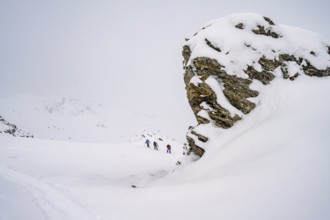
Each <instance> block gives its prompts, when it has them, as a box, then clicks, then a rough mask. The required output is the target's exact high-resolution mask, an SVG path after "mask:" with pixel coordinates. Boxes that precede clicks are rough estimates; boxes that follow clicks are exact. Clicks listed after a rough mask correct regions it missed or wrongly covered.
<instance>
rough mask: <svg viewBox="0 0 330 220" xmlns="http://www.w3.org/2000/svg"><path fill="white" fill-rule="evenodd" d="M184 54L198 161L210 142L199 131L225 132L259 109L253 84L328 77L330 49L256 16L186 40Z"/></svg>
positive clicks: (215, 25)
mask: <svg viewBox="0 0 330 220" xmlns="http://www.w3.org/2000/svg"><path fill="white" fill-rule="evenodd" d="M182 55H183V58H184V61H183V63H184V82H185V85H186V91H187V97H188V101H189V104H190V106H191V108H192V110H193V112H194V115H195V117H196V120H197V122H198V125H197V126H195V127H190V129H189V132H188V134H187V141H188V143H189V145H190V148H191V151H192V152H194V153H196V154H197V155H199V156H202V155H203V154H204V151H205V149H204V148H203V143H206V142H207V141H208V137H207V134H205V133H203V134H201V133H199V132H198V127H200V126H202V125H205V124H212V125H213V126H214V127H216V128H220V129H228V128H231V127H232V126H234V125H235V123H236V122H237V121H240V120H242V119H243V118H244V117H246V116H247V115H248V114H249V113H250V112H251V111H253V109H255V108H256V107H257V105H258V103H257V102H256V101H255V100H256V98H257V97H258V96H259V93H260V91H257V90H254V89H252V87H253V86H251V85H252V84H256V83H257V84H260V85H261V86H267V85H269V84H271V83H272V81H273V80H274V79H276V78H278V79H282V80H289V81H295V80H297V79H299V77H326V76H329V75H330V46H329V44H328V43H327V42H325V41H324V40H323V39H322V38H321V37H320V36H319V35H317V34H315V33H312V32H309V31H306V30H302V29H298V28H293V27H287V26H281V25H276V24H275V23H274V22H273V21H272V20H271V19H270V18H267V17H263V16H260V15H257V14H249V13H246V14H233V15H230V16H227V17H225V18H223V19H219V20H216V21H213V22H210V23H208V24H206V25H205V27H203V28H202V30H201V31H199V32H198V33H196V34H195V35H194V36H193V37H192V38H191V39H187V42H186V44H185V45H184V46H183V51H182Z"/></svg>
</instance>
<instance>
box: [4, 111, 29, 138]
mask: <svg viewBox="0 0 330 220" xmlns="http://www.w3.org/2000/svg"><path fill="white" fill-rule="evenodd" d="M0 134H1V135H10V136H14V137H26V138H33V135H32V134H30V133H29V132H26V131H23V130H22V129H20V128H18V127H17V126H16V125H14V124H12V123H9V122H8V121H6V120H5V119H4V118H3V117H2V116H1V115H0Z"/></svg>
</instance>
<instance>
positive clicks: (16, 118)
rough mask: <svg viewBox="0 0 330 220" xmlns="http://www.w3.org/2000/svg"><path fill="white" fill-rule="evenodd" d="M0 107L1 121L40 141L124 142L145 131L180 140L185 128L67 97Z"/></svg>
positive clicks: (4, 102)
mask: <svg viewBox="0 0 330 220" xmlns="http://www.w3.org/2000/svg"><path fill="white" fill-rule="evenodd" d="M0 106H4V107H3V108H1V114H2V115H3V117H4V118H5V119H7V120H8V121H9V122H11V123H14V124H16V125H17V126H19V127H20V128H22V129H23V130H25V131H28V132H30V133H32V134H33V135H34V136H35V137H36V138H42V139H52V140H67V141H83V142H127V141H128V140H130V139H131V138H133V137H134V136H135V135H140V134H142V133H143V131H144V130H147V131H154V132H158V133H159V132H161V133H162V134H163V135H167V136H171V137H173V138H176V139H178V140H180V141H183V137H184V134H185V130H186V128H187V126H188V125H184V124H182V125H176V122H175V121H172V120H171V119H163V118H159V117H158V116H157V114H154V115H145V114H142V113H139V112H134V111H131V110H130V109H122V108H120V106H110V105H104V104H96V103H92V102H85V101H82V100H78V99H75V98H67V97H51V98H39V97H36V96H29V95H20V96H13V97H7V98H3V99H1V100H0ZM174 125H175V126H174Z"/></svg>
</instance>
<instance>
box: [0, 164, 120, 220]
mask: <svg viewBox="0 0 330 220" xmlns="http://www.w3.org/2000/svg"><path fill="white" fill-rule="evenodd" d="M0 176H1V177H3V178H4V179H6V180H8V181H11V182H13V183H15V184H17V185H19V186H20V187H22V188H23V189H24V190H26V191H28V192H29V194H30V196H31V197H32V200H33V201H34V202H35V203H36V205H37V206H38V207H39V208H40V210H41V211H42V213H43V214H44V215H45V216H46V219H47V220H94V219H95V220H115V219H117V217H115V216H110V215H109V214H107V213H102V214H101V215H100V211H101V210H97V211H95V212H94V211H92V210H90V209H91V207H85V206H83V205H82V204H81V203H80V202H79V201H77V200H74V199H72V198H70V197H69V195H65V193H64V192H63V191H61V190H59V189H57V188H56V187H55V186H53V185H51V184H50V183H47V182H45V181H43V180H42V179H40V178H35V177H32V176H29V175H26V174H23V173H20V172H18V171H16V170H13V169H11V168H8V167H5V166H2V165H0Z"/></svg>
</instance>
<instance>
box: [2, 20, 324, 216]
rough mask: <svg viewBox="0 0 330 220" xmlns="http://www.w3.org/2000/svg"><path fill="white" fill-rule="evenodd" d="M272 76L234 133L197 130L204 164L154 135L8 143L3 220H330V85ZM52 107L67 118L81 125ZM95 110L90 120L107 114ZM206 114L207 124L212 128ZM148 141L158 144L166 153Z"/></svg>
mask: <svg viewBox="0 0 330 220" xmlns="http://www.w3.org/2000/svg"><path fill="white" fill-rule="evenodd" d="M262 19H264V18H262ZM239 27H240V26H239ZM238 31H239V30H238ZM269 33H271V32H269ZM299 33H300V32H299ZM231 37H233V38H234V37H235V36H231ZM205 43H207V42H205V41H204V44H203V45H204V46H205ZM206 45H207V44H206ZM213 47H214V45H213ZM209 49H210V48H209ZM211 49H212V48H211ZM212 50H214V49H212ZM215 51H216V50H215ZM315 52H316V51H315ZM308 56H309V55H308ZM256 65H257V64H256ZM205 67H206V66H204V68H203V70H206V68H205ZM295 67H297V66H295ZM256 68H257V67H256ZM289 69H290V68H289ZM294 69H295V68H294V67H292V70H294ZM295 70H297V69H295ZM281 71H282V70H281ZM290 73H291V72H290ZM272 74H275V77H274V78H273V79H272V80H271V82H270V83H268V84H267V86H265V85H264V84H263V83H262V82H258V80H255V81H253V82H251V83H250V84H249V88H251V89H253V90H255V91H258V92H260V93H258V96H257V97H254V98H249V99H248V100H249V101H251V102H252V101H253V103H255V105H256V106H257V107H256V108H253V109H252V110H251V111H250V112H249V113H248V115H245V114H244V113H243V114H244V117H243V119H242V120H237V121H235V125H234V126H231V127H230V128H229V129H224V128H219V127H218V126H216V125H214V124H213V123H208V124H202V123H201V125H202V126H198V127H196V128H195V131H196V132H198V133H199V134H203V135H206V134H207V138H208V141H206V142H202V141H201V140H199V139H198V138H196V139H195V143H196V144H198V145H203V147H204V148H205V150H206V151H205V153H204V154H203V157H201V158H200V159H199V160H197V161H195V159H196V158H192V157H183V155H182V144H181V143H176V142H175V141H173V140H172V139H169V138H167V139H166V138H164V137H163V136H158V135H157V134H156V135H155V134H153V133H152V132H147V133H144V134H143V135H144V136H136V137H135V138H134V139H132V141H131V142H130V143H120V144H100V143H77V142H59V141H49V140H40V139H22V138H9V137H2V136H0V219H1V220H8V219H35V220H39V219H51V220H52V219H64V220H66V219H72V220H73V219H74V220H75V219H89V220H90V219H117V220H136V219H143V220H149V219H150V220H154V219H159V220H168V219H191V220H202V219H210V220H218V219H230V220H247V219H254V220H278V219H281V220H282V219H283V220H292V219H299V220H310V219H318V220H328V219H329V218H330V211H329V207H330V188H329V184H330V172H329V171H330V160H329V159H330V158H329V155H330V148H329V143H330V138H329V135H328V133H329V130H330V118H329V117H328V115H329V111H330V102H329V101H328V98H327V97H328V94H330V78H318V77H310V76H307V75H303V74H301V75H299V77H294V78H293V80H290V77H292V76H289V78H287V79H283V78H281V77H283V76H285V74H283V71H282V72H278V71H275V72H272ZM277 74H278V75H277ZM289 75H291V74H289ZM294 75H295V74H294ZM294 75H293V76H294ZM201 78H203V76H202V77H201ZM266 78H267V77H266ZM262 79H263V78H262ZM200 80H201V79H200V78H198V77H195V78H194V79H193V80H192V81H191V82H192V84H193V85H195V84H196V85H198V83H200ZM263 80H264V79H263ZM205 81H206V82H207V83H209V84H210V85H211V86H214V87H212V88H216V86H215V84H214V83H213V82H214V80H206V79H205ZM292 81H293V82H292ZM265 82H266V81H265ZM220 86H221V84H220ZM217 92H221V90H219V88H217ZM217 94H220V95H221V93H217ZM221 97H223V96H221ZM213 98H214V97H213ZM60 100H61V99H60ZM221 101H222V103H223V102H225V101H226V100H221ZM56 103H58V102H56ZM59 103H62V102H61V101H60V102H59ZM225 105H227V106H231V105H232V104H230V102H226V104H225ZM47 106H49V105H47ZM51 106H52V105H51ZM56 106H58V105H56ZM60 106H62V105H60ZM80 106H86V105H80ZM201 107H203V108H205V109H204V110H209V109H207V106H206V105H202V106H201ZM231 107H233V108H231V110H233V113H235V112H237V111H238V110H235V109H234V106H231ZM83 108H84V107H83ZM50 109H52V110H51V112H52V113H51V115H59V116H58V117H55V116H54V118H56V119H58V120H63V117H64V118H70V117H71V118H75V117H72V115H71V116H70V117H68V116H63V115H65V114H62V113H61V112H62V108H61V107H58V108H57V107H56V108H54V107H52V108H50ZM53 109H58V110H59V111H60V112H56V111H53ZM65 109H67V107H66V108H65ZM91 109H93V111H90V112H88V113H86V114H87V115H89V116H86V118H88V117H92V116H91V115H93V114H94V113H95V112H98V111H95V110H94V109H95V108H94V107H93V108H91ZM39 110H40V109H39ZM44 111H45V114H46V115H47V117H49V111H47V110H44ZM93 112H94V113H93ZM206 113H207V114H205V112H204V113H203V112H202V113H200V115H199V116H200V117H202V118H204V119H208V120H210V118H211V117H210V118H208V117H207V116H208V115H209V114H208V113H209V112H206ZM211 113H212V112H211ZM42 114H43V113H42ZM42 114H40V115H42ZM96 114H99V113H96ZM229 114H231V112H229ZM243 114H242V115H243ZM10 115H14V114H11V113H8V117H10ZM82 115H85V113H84V114H82ZM118 115H120V114H118ZM118 115H116V116H118ZM84 117H85V116H84ZM212 117H214V115H213V116H212ZM21 118H22V117H21ZM77 118H79V119H77V120H80V119H81V118H83V117H82V116H81V114H79V116H77ZM10 119H14V117H13V118H10ZM30 119H35V118H30ZM26 120H28V119H26ZM199 120H203V119H200V118H199ZM54 121H56V120H53V119H52V120H51V122H54ZM91 121H94V120H91ZM80 122H81V121H80ZM26 124H27V125H28V124H29V123H26ZM118 125H119V126H123V128H125V126H126V125H125V124H124V123H122V124H120V123H119V124H118ZM114 128H116V126H115V125H114ZM126 128H127V129H130V127H126ZM40 130H41V129H40ZM119 130H120V129H119ZM124 130H125V129H124ZM145 138H150V140H151V141H153V140H158V141H159V143H160V151H154V150H153V149H152V148H151V149H148V148H147V147H146V146H145V144H144V141H145ZM160 139H162V140H163V142H160ZM201 139H202V138H201ZM167 143H170V144H172V146H173V154H171V155H170V154H166V152H165V146H166V144H167ZM178 160H179V161H180V162H181V163H182V165H176V164H177V161H178ZM193 161H194V162H193Z"/></svg>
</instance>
